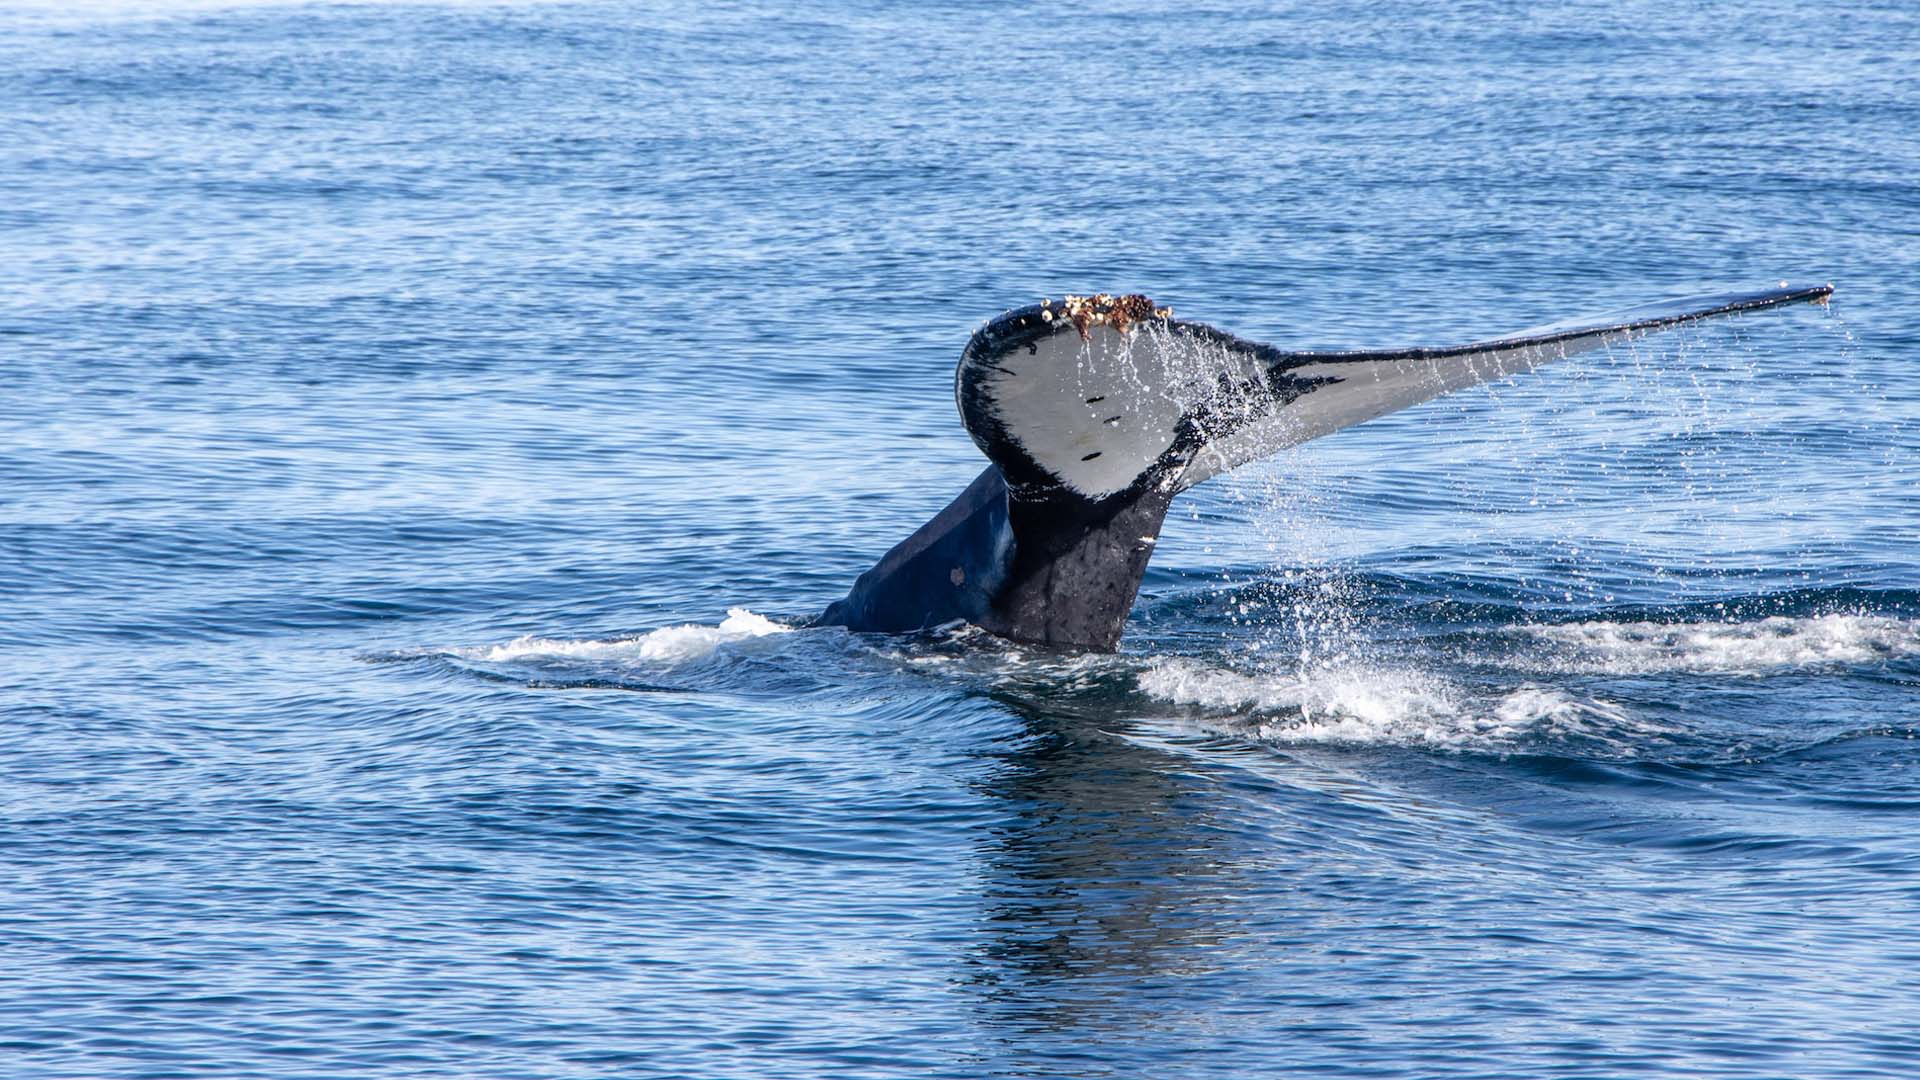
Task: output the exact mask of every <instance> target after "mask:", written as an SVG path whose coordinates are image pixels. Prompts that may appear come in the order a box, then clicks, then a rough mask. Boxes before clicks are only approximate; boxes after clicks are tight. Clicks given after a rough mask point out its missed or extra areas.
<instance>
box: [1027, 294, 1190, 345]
mask: <svg viewBox="0 0 1920 1080" xmlns="http://www.w3.org/2000/svg"><path fill="white" fill-rule="evenodd" d="M1061 308H1062V310H1061V312H1060V316H1059V317H1060V318H1063V319H1068V320H1071V321H1072V323H1073V328H1074V329H1075V330H1078V331H1080V338H1081V340H1083V341H1084V340H1085V339H1086V337H1087V329H1088V328H1089V327H1093V326H1111V327H1113V328H1114V329H1115V330H1117V331H1119V332H1120V333H1122V334H1124V333H1126V332H1127V331H1128V330H1129V329H1131V328H1132V326H1133V324H1134V323H1138V322H1145V321H1146V320H1148V319H1171V318H1173V309H1172V308H1170V307H1154V306H1153V301H1151V300H1149V299H1147V298H1146V297H1144V296H1142V295H1140V294H1139V293H1128V294H1126V295H1125V296H1112V295H1109V294H1107V293H1098V294H1096V295H1093V296H1068V297H1067V298H1066V299H1065V300H1063V301H1061ZM1040 317H1041V318H1043V319H1046V320H1047V321H1049V322H1051V321H1053V319H1054V311H1053V301H1052V300H1051V299H1047V300H1042V301H1041V302H1040Z"/></svg>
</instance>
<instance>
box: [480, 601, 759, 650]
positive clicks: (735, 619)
mask: <svg viewBox="0 0 1920 1080" xmlns="http://www.w3.org/2000/svg"><path fill="white" fill-rule="evenodd" d="M790 629H792V628H791V627H786V626H782V625H780V624H779V623H777V622H774V621H773V620H772V619H769V618H767V617H766V616H764V615H756V614H754V613H753V612H751V611H748V610H747V609H746V608H728V609H727V617H726V619H725V620H724V621H723V622H721V623H720V625H718V626H701V625H698V624H687V625H684V626H668V627H663V628H661V629H659V630H652V631H649V632H647V633H644V634H641V635H639V636H637V637H631V638H620V639H616V640H613V641H562V640H556V639H553V638H542V637H533V636H527V637H521V638H515V639H514V640H512V641H510V642H508V643H507V644H505V645H495V646H492V647H491V648H487V649H482V650H478V651H477V653H476V657H475V658H476V659H480V660H486V661H490V662H494V663H499V662H502V661H511V660H529V659H540V658H546V657H561V658H566V659H584V660H617V661H633V660H644V661H649V662H652V663H662V664H680V663H685V662H686V661H689V660H698V659H700V658H701V657H704V656H708V655H710V654H712V652H713V651H714V650H715V649H718V648H719V647H720V646H722V645H727V644H730V643H732V642H736V641H745V640H748V639H749V638H758V637H766V636H767V635H769V634H780V633H785V632H787V631H788V630H790Z"/></svg>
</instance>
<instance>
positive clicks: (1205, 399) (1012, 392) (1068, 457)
mask: <svg viewBox="0 0 1920 1080" xmlns="http://www.w3.org/2000/svg"><path fill="white" fill-rule="evenodd" d="M1832 292H1833V287H1832V286H1831V285H1816V286H1811V287H1803V288H1789V287H1787V286H1786V283H1785V282H1782V283H1781V287H1780V288H1777V289H1769V290H1765V291H1760V292H1750V293H1734V294H1726V295H1712V296H1689V297H1684V298H1680V299H1674V300H1666V301H1662V302H1660V303H1655V304H1649V305H1646V306H1643V307H1638V308H1633V309H1630V310H1626V311H1619V312H1613V313H1610V314H1607V315H1602V316H1598V317H1593V318H1588V319H1581V320H1576V321H1572V322H1565V323H1558V324H1554V325H1550V326H1543V327H1538V328H1535V329H1532V330H1525V331H1521V332H1518V333H1514V334H1509V335H1506V336H1504V337H1498V338H1493V339H1490V340H1486V341H1478V342H1474V343H1471V344H1467V345H1454V346H1445V347H1438V348H1435V347H1419V348H1402V349H1384V350H1366V351H1342V352H1322V351H1310V352H1288V351H1284V350H1281V349H1277V348H1274V347H1273V346H1271V345H1263V344H1260V343H1257V342H1251V341H1244V340H1242V339H1240V338H1237V337H1235V336H1233V335H1232V334H1229V333H1226V332H1225V331H1222V330H1217V329H1215V328H1213V327H1211V326H1208V325H1206V324H1205V323H1199V322H1190V321H1187V320H1184V319H1176V318H1174V317H1173V313H1172V311H1171V310H1169V309H1167V308H1163V307H1156V306H1155V305H1154V304H1153V302H1152V301H1150V300H1148V299H1147V298H1146V297H1144V296H1141V295H1138V294H1131V295H1123V296H1111V295H1107V294H1100V295H1095V296H1068V297H1066V298H1064V299H1063V300H1060V301H1054V300H1052V299H1047V300H1044V301H1042V302H1041V303H1039V304H1033V305H1029V306H1027V307H1022V308H1017V309H1015V310H1013V311H1009V312H1007V313H1005V314H1003V315H1001V316H999V317H998V318H995V319H993V320H991V321H989V322H987V323H986V324H985V325H984V326H982V327H981V328H980V329H979V330H978V331H976V332H975V333H974V335H973V337H972V339H971V340H969V341H968V342H967V346H966V348H965V350H964V351H962V353H961V355H960V364H959V368H958V370H957V371H956V372H955V376H954V396H955V398H956V400H957V402H958V404H959V407H960V417H961V421H962V423H963V424H964V425H965V426H966V429H967V433H968V434H969V435H971V436H972V437H973V441H974V443H975V444H976V445H978V446H979V447H980V449H981V451H982V452H984V453H985V454H986V456H987V459H988V461H989V462H990V464H988V466H987V467H986V469H985V471H983V472H981V474H980V475H979V476H978V477H977V478H976V479H975V480H974V481H973V483H971V484H969V485H967V488H966V490H964V491H962V492H961V493H960V495H959V497H958V498H956V499H954V500H953V502H952V503H950V504H948V506H947V507H946V509H944V510H942V511H940V512H939V513H938V514H936V515H934V517H933V519H932V520H930V521H928V522H927V523H926V524H925V525H923V526H921V527H920V528H919V529H918V530H917V531H915V532H914V533H913V534H912V535H911V536H909V537H907V538H906V539H905V540H902V541H901V542H900V543H899V544H897V545H895V546H894V547H893V549H892V550H890V551H888V552H887V553H886V554H885V555H884V556H882V557H881V559H880V561H879V562H878V563H876V564H875V565H874V567H873V568H872V569H871V570H868V571H867V572H866V573H864V574H862V575H860V577H859V578H858V579H857V580H856V581H855V582H854V584H853V587H852V589H851V590H850V591H849V592H848V593H847V596H846V598H845V599H842V600H839V601H837V602H835V603H834V604H832V605H831V606H829V607H828V608H827V610H826V611H825V612H824V613H823V614H822V615H821V616H820V617H819V618H818V619H816V620H815V623H814V625H819V626H845V627H847V628H849V629H851V630H854V631H861V632H885V633H904V632H910V631H915V630H924V629H929V628H932V627H935V626H941V625H945V624H948V623H952V622H955V621H960V620H964V621H966V622H969V623H972V624H974V625H976V626H979V627H981V628H983V629H985V630H988V631H990V632H992V633H994V634H997V635H1000V636H1001V637H1005V638H1009V639H1012V640H1014V641H1018V642H1023V643H1028V644H1036V645H1045V646H1051V647H1056V648H1063V649H1079V650H1094V651H1111V650H1112V649H1113V648H1114V647H1115V646H1116V645H1117V644H1118V643H1119V640H1120V634H1121V631H1122V629H1123V628H1124V627H1125V625H1126V620H1127V614H1128V612H1129V611H1130V610H1131V609H1132V607H1133V601H1134V597H1135V596H1136V594H1138V592H1139V590H1140V580H1141V577H1142V576H1143V575H1144V574H1145V573H1146V569H1147V561H1148V560H1149V559H1151V558H1152V557H1153V549H1154V543H1155V541H1156V540H1157V539H1158V538H1159V534H1160V526H1161V522H1162V521H1163V520H1164V519H1165V517H1166V514H1167V508H1168V507H1169V506H1170V505H1171V504H1172V502H1173V500H1174V498H1175V497H1176V496H1178V495H1179V494H1180V493H1181V492H1183V491H1186V490H1187V489H1188V488H1191V487H1193V486H1194V485H1195V484H1198V483H1201V482H1202V481H1204V480H1207V479H1208V478H1210V477H1214V476H1218V475H1219V474H1221V473H1223V472H1226V471H1227V470H1229V469H1232V468H1234V467H1236V466H1239V465H1244V464H1246V463H1247V462H1250V461H1253V460H1255V459H1257V458H1261V457H1264V456H1266V455H1268V454H1272V453H1274V452H1276V451H1279V450H1283V449H1285V448H1287V447H1290V446H1295V445H1298V444H1300V443H1303V442H1305V441H1307V440H1309V439H1313V438H1317V437H1319V436H1321V435H1326V434H1329V433H1331V432H1335V431H1339V430H1340V429H1342V428H1346V427H1351V426H1352V425H1354V424H1358V423H1361V422H1363V421H1366V420H1371V419H1373V418H1375V417H1379V416H1384V415H1386V414H1387V413H1390V412H1394V411H1396V410H1399V409H1403V408H1406V407H1408V406H1410V405H1417V404H1419V403H1421V402H1423V401H1428V400H1430V399H1432V398H1435V397H1439V396H1440V395H1442V394H1447V393H1451V392H1452V391H1455V390H1460V389H1464V388H1466V387H1469V386H1475V385H1478V384H1480V383H1484V382H1487V381H1489V380H1492V379H1499V378H1504V377H1506V376H1508V375H1514V374H1518V373H1521V372H1525V371H1531V370H1532V369H1534V368H1536V367H1539V366H1540V365H1542V364H1546V363H1550V362H1552V361H1554V360H1559V359H1562V358H1564V357H1568V356H1572V355H1574V354H1576V353H1581V352H1586V351H1588V350H1591V349H1597V348H1603V347H1605V346H1609V345H1614V344H1617V343H1621V342H1626V341H1631V340H1633V339H1635V338H1639V337H1641V336H1644V335H1646V334H1650V333H1654V332H1656V331H1660V330H1667V329H1671V328H1673V327H1677V326H1682V325H1685V324H1687V323H1692V322H1697V321H1699V320H1702V319H1708V318H1713V317H1716V316H1722V315H1732V314H1736V313H1739V312H1748V311H1757V310H1760V309H1763V308H1772V307H1779V306H1781V305H1785V304H1793V303H1801V302H1813V303H1825V302H1826V299H1827V297H1828V296H1829V295H1831V294H1832Z"/></svg>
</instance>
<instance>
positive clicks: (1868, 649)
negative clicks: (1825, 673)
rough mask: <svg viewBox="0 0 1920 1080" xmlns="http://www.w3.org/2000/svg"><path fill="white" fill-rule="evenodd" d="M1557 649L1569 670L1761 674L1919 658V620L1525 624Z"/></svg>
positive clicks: (1834, 617) (1836, 617)
mask: <svg viewBox="0 0 1920 1080" xmlns="http://www.w3.org/2000/svg"><path fill="white" fill-rule="evenodd" d="M1523 633H1524V634H1526V635H1527V636H1529V637H1532V638H1534V639H1536V640H1539V641H1544V642H1547V643H1550V644H1552V645H1554V646H1557V647H1559V648H1561V649H1563V650H1565V653H1564V655H1563V656H1562V657H1560V658H1559V659H1558V660H1557V662H1556V663H1555V665H1554V666H1555V667H1556V668H1558V670H1561V671H1566V672H1571V673H1593V674H1608V675H1641V674H1657V673H1663V672H1697V673H1701V674H1727V675H1762V674H1766V673H1768V672H1774V671H1780V670H1785V669H1793V668H1808V667H1821V666H1826V665H1833V664H1871V663H1878V662H1883V661H1887V660H1894V659H1899V658H1901V657H1908V656H1920V620H1912V619H1896V618H1892V617H1889V616H1883V615H1859V614H1828V615H1817V616H1810V617H1799V618H1795V617H1788V616H1773V617H1771V618H1765V619H1760V620H1757V621H1751V622H1702V623H1655V622H1628V623H1614V622H1581V623H1569V624H1565V625H1561V626H1539V627H1528V628H1526V629H1525V630H1524V631H1523Z"/></svg>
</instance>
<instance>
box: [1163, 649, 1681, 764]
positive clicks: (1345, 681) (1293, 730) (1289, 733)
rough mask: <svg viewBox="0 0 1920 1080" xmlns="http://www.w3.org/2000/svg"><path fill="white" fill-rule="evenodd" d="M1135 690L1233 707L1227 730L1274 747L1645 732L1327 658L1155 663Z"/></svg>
mask: <svg viewBox="0 0 1920 1080" xmlns="http://www.w3.org/2000/svg"><path fill="white" fill-rule="evenodd" d="M1138 681H1139V686H1140V689H1141V691H1142V692H1144V693H1146V694H1149V695H1151V696H1153V697H1157V698H1160V699H1161V700H1163V701H1169V702H1172V703H1174V704H1177V705H1195V706H1199V707H1201V708H1205V709H1224V710H1233V711H1235V712H1239V713H1242V714H1243V715H1241V716H1239V717H1237V718H1236V719H1235V723H1234V730H1233V733H1235V734H1246V733H1248V730H1249V728H1251V731H1252V734H1254V735H1255V736H1256V737H1258V738H1261V739H1264V740H1268V741H1273V742H1281V743H1317V742H1337V743H1379V744H1391V745H1420V746H1434V747H1448V748H1455V749H1469V748H1477V749H1500V748H1509V749H1510V748H1512V747H1513V746H1514V745H1515V744H1517V743H1519V742H1520V741H1521V740H1523V739H1525V738H1528V737H1531V736H1538V735H1543V734H1545V735H1558V736H1582V737H1588V738H1599V739H1603V740H1605V741H1609V742H1611V741H1613V740H1614V739H1615V738H1617V737H1618V735H1619V734H1620V733H1622V732H1623V731H1630V730H1646V728H1645V725H1642V724H1640V723H1639V722H1637V721H1635V720H1634V719H1633V718H1631V717H1629V716H1628V715H1626V714H1625V713H1624V712H1622V711H1621V710H1620V709H1618V708H1617V707H1615V706H1613V705H1611V704H1609V703H1606V702H1602V701H1582V700H1578V699H1576V698H1573V697H1570V696H1568V695H1567V694H1565V693H1563V692H1561V691H1559V690H1553V689H1545V688H1539V687H1530V686H1529V687H1521V688H1519V689H1517V690H1513V691H1511V692H1508V693H1506V694H1504V695H1502V696H1500V697H1498V698H1492V699H1486V698H1482V697H1476V696H1475V695H1473V694H1470V693H1468V692H1467V691H1465V690H1463V689H1461V688H1460V687H1457V686H1453V685H1451V684H1449V683H1447V682H1446V681H1445V680H1443V679H1440V678H1437V677H1436V676H1433V675H1431V674H1428V673H1426V672H1421V671H1412V670H1404V669H1395V668H1391V667H1381V666H1377V665H1372V664H1364V663H1353V662H1335V663H1329V664H1325V665H1313V666H1310V667H1308V668H1305V669H1303V670H1301V671H1296V672H1254V673H1249V672H1241V671H1232V670H1228V669H1225V668H1216V667H1208V666H1206V665H1203V664H1199V663H1196V662H1194V661H1191V660H1179V659H1173V660H1161V661H1158V662H1156V663H1154V664H1153V665H1152V666H1150V667H1149V668H1147V669H1146V670H1145V671H1143V672H1141V673H1140V676H1139V680H1138Z"/></svg>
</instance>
